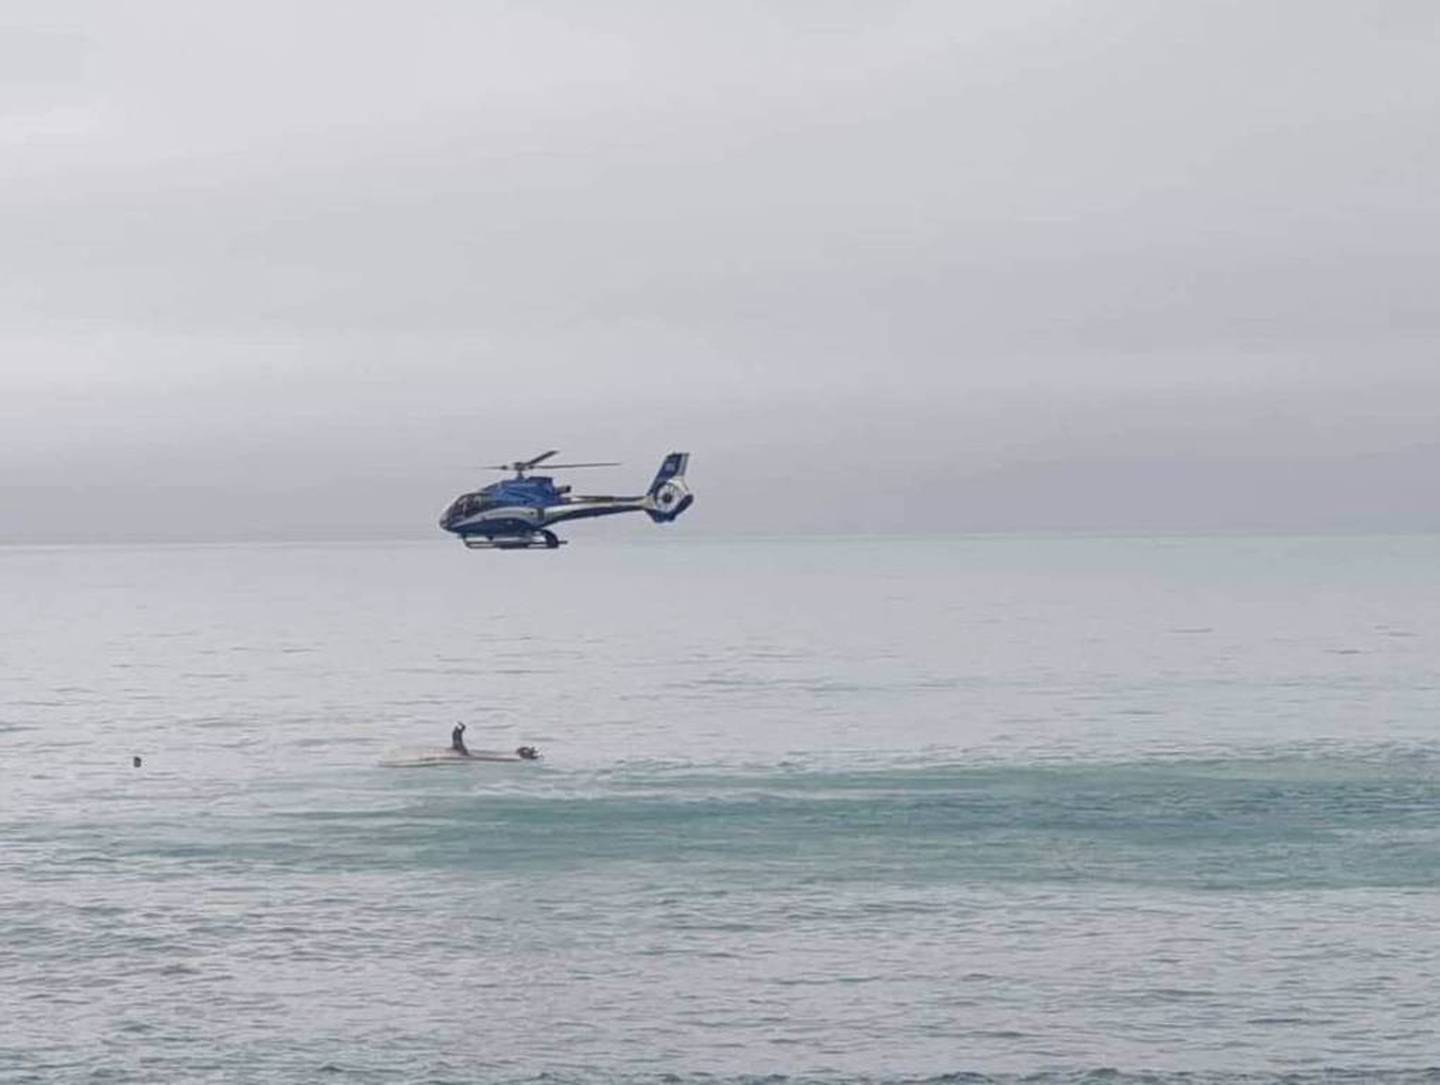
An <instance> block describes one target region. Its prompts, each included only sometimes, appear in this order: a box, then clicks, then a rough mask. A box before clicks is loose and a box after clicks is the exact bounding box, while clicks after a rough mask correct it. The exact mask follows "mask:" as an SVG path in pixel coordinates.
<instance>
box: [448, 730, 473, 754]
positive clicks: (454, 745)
mask: <svg viewBox="0 0 1440 1085" xmlns="http://www.w3.org/2000/svg"><path fill="white" fill-rule="evenodd" d="M450 748H451V749H452V750H454V751H455V752H456V753H458V754H463V755H464V756H466V757H469V756H470V751H469V750H467V749H466V748H465V725H464V724H463V723H457V724H456V725H455V726H454V727H453V728H451V730H450Z"/></svg>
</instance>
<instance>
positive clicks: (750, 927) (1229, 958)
mask: <svg viewBox="0 0 1440 1085" xmlns="http://www.w3.org/2000/svg"><path fill="white" fill-rule="evenodd" d="M457 719H463V720H465V721H467V722H468V723H469V732H468V737H469V739H470V741H471V745H472V746H476V747H494V748H498V749H510V748H513V747H514V746H516V745H519V744H520V743H521V742H526V743H533V744H535V745H538V746H540V747H541V748H542V751H543V752H544V754H545V760H544V761H543V762H542V763H540V764H538V765H524V764H522V765H513V764H471V763H463V762H455V763H441V764H430V765H424V764H423V762H424V761H425V760H426V755H427V754H429V753H433V752H434V751H435V750H436V749H438V748H440V747H443V746H444V745H445V744H446V743H447V742H448V736H449V731H450V727H451V725H452V724H453V722H454V721H455V720H457ZM132 755H140V756H142V757H143V758H144V765H143V767H142V768H140V769H135V768H132V767H131V757H132ZM1437 1067H1440V539H1436V538H1430V537H1408V538H1322V539H1302V538H1288V539H1287V538H1274V539H1270V538H1203V539H1154V540H1143V539H1131V540H1126V539H1101V538H928V539H890V540H881V539H783V540H780V539H775V540H763V539H747V540H723V541H722V540H713V539H711V540H696V539H693V538H690V537H688V536H686V535H685V534H684V532H680V531H675V532H666V533H659V532H656V533H653V534H649V535H646V536H644V537H643V539H636V540H633V541H631V540H599V539H585V538H580V537H578V536H577V539H576V541H575V543H574V544H573V545H572V546H570V547H568V548H566V549H564V550H562V551H559V552H556V553H519V554H501V553H470V552H466V551H464V550H463V549H462V548H460V547H459V546H456V545H454V544H453V543H448V542H447V541H444V540H440V539H436V540H435V541H433V542H423V543H422V542H415V543H393V544H373V545H359V544H348V545H312V544H307V545H298V544H297V545H227V546H192V547H184V546H161V547H148V548H147V547H108V546H100V547H55V548H0V1081H4V1082H21V1081H36V1082H52V1081H94V1082H102V1081H103V1082H170V1081H175V1082H231V1081H244V1082H252V1081H253V1082H296V1081H341V1082H348V1081H355V1082H412V1081H413V1082H520V1081H545V1082H552V1083H565V1082H586V1083H588V1082H610V1081H620V1082H657V1083H658V1082H667V1083H675V1082H678V1083H686V1082H692V1081H693V1082H710V1083H719V1082H731V1081H755V1080H766V1081H781V1080H789V1081H795V1082H816V1083H818V1082H902V1081H905V1082H908V1081H923V1080H927V1079H941V1080H946V1081H956V1082H983V1081H991V1080H993V1081H1027V1082H1032V1081H1033V1082H1051V1081H1054V1082H1079V1081H1097V1082H1101V1081H1103V1082H1131V1081H1135V1082H1139V1081H1145V1082H1151V1081H1153V1082H1172V1081H1173V1082H1187V1083H1197V1085H1198V1083H1208V1082H1217V1083H1218V1082H1240V1081H1243V1082H1262V1081H1274V1080H1284V1081H1293V1082H1312V1081H1313V1082H1342V1081H1343V1082H1351V1081H1354V1082H1361V1081H1389V1082H1395V1083H1399V1082H1422V1081H1424V1082H1435V1081H1440V1069H1437Z"/></svg>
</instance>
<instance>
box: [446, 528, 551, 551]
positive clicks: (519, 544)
mask: <svg viewBox="0 0 1440 1085" xmlns="http://www.w3.org/2000/svg"><path fill="white" fill-rule="evenodd" d="M463 541H464V543H465V546H466V548H467V549H469V550H558V549H559V548H560V547H562V546H564V545H565V543H566V540H564V539H562V538H559V537H558V536H556V534H555V533H554V532H553V531H538V532H536V533H535V534H533V535H501V536H499V537H498V538H491V537H490V536H488V535H467V536H464V538H463Z"/></svg>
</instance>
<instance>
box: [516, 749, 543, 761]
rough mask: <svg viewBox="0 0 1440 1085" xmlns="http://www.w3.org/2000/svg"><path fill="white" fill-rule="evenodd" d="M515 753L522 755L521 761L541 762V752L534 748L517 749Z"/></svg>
mask: <svg viewBox="0 0 1440 1085" xmlns="http://www.w3.org/2000/svg"><path fill="white" fill-rule="evenodd" d="M515 752H516V753H517V754H519V755H520V760H522V761H539V760H540V751H539V750H537V749H536V748H535V747H534V746H520V747H517V748H516V750H515Z"/></svg>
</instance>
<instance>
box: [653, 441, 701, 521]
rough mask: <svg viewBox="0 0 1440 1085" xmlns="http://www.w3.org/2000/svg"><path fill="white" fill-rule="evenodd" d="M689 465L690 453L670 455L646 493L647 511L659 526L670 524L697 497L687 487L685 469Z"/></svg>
mask: <svg viewBox="0 0 1440 1085" xmlns="http://www.w3.org/2000/svg"><path fill="white" fill-rule="evenodd" d="M689 465H690V453H688V452H672V453H670V455H668V456H666V457H665V462H663V463H662V464H661V465H660V470H659V471H658V472H656V474H655V481H654V482H652V483H650V489H649V490H647V491H646V492H645V497H646V499H647V503H648V504H647V508H646V510H645V511H646V513H647V514H648V515H649V517H650V519H652V520H654V521H655V522H656V523H657V524H668V523H669V522H670V521H671V520H673V519H675V518H676V517H677V516H679V515H680V514H681V513H682V512H684V511H685V510H686V509H688V508H689V507H690V506H691V504H693V503H694V501H695V495H694V494H692V493H691V492H690V487H689V486H687V485H685V468H687V467H688V466H689Z"/></svg>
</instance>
